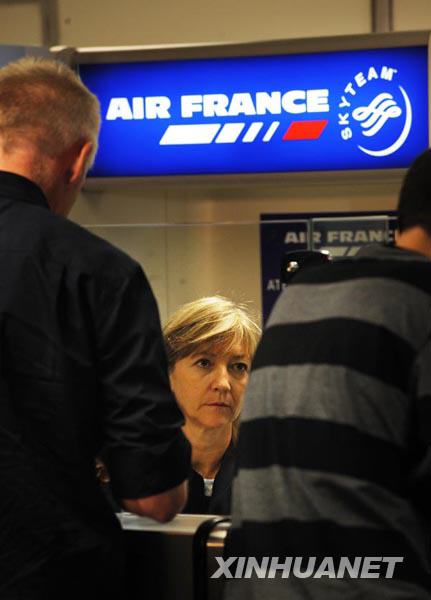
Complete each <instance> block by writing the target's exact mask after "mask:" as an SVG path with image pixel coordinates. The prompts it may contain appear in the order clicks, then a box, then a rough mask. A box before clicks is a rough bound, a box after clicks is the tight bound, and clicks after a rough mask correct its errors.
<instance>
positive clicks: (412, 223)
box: [397, 150, 431, 258]
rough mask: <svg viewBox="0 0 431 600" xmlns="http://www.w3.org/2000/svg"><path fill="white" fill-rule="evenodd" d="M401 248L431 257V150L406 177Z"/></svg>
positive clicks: (401, 200) (400, 212) (401, 206)
mask: <svg viewBox="0 0 431 600" xmlns="http://www.w3.org/2000/svg"><path fill="white" fill-rule="evenodd" d="M397 245H398V246H400V247H404V248H407V249H410V250H414V251H416V252H420V253H421V254H425V255H426V256H429V257H430V258H431V150H425V152H423V153H422V154H421V155H419V156H418V157H417V158H416V160H415V161H414V162H413V164H412V165H411V167H410V168H409V170H408V171H407V174H406V176H405V178H404V182H403V185H402V187H401V192H400V198H399V202H398V235H397Z"/></svg>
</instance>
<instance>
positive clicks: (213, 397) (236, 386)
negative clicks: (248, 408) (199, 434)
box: [170, 345, 250, 429]
mask: <svg viewBox="0 0 431 600" xmlns="http://www.w3.org/2000/svg"><path fill="white" fill-rule="evenodd" d="M249 370H250V357H249V356H247V355H246V354H245V352H244V349H243V348H242V347H241V346H239V345H235V346H233V347H232V348H231V349H230V350H229V352H226V351H225V350H223V349H221V350H220V348H210V349H209V350H206V351H204V352H197V353H196V354H191V355H189V356H186V357H185V358H181V359H180V360H178V361H177V362H176V363H175V366H174V368H173V370H172V371H171V374H170V380H171V387H172V390H173V392H174V394H175V396H176V398H177V401H178V404H179V405H180V408H181V410H182V412H183V414H184V417H185V419H186V421H187V422H189V423H190V424H194V425H197V426H198V427H203V428H208V429H212V428H216V427H223V426H226V425H228V424H230V423H232V422H233V421H234V420H235V419H236V418H237V417H238V415H239V413H240V410H241V404H242V398H243V395H244V391H245V386H246V384H247V381H248V374H249Z"/></svg>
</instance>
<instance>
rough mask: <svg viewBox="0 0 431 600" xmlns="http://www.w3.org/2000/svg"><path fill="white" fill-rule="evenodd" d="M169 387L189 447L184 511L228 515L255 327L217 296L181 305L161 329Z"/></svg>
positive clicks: (244, 314) (242, 310) (237, 307)
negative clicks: (187, 491) (188, 475)
mask: <svg viewBox="0 0 431 600" xmlns="http://www.w3.org/2000/svg"><path fill="white" fill-rule="evenodd" d="M164 336H165V344H166V350H167V355H168V364H169V374H170V381H171V387H172V389H173V391H174V394H175V396H176V398H177V401H178V404H179V406H180V408H181V410H182V412H183V414H184V417H185V425H184V427H183V431H184V433H185V435H186V436H187V438H188V439H189V441H190V443H191V446H192V467H193V469H192V472H191V475H190V478H189V499H188V502H187V504H186V506H185V508H184V512H186V513H203V514H205V513H213V514H229V513H230V495H231V483H232V479H233V475H234V463H235V452H236V450H235V441H236V433H237V427H238V419H239V414H240V411H241V406H242V401H243V396H244V391H245V387H246V384H247V381H248V377H249V371H250V365H251V360H252V357H253V354H254V351H255V349H256V346H257V342H258V340H259V336H260V329H259V327H258V325H256V323H255V322H254V321H253V319H252V318H251V316H250V314H249V313H248V311H247V309H246V307H245V306H243V305H239V304H236V303H234V302H232V301H230V300H228V299H226V298H223V297H221V296H213V297H207V298H201V299H199V300H195V301H193V302H190V303H188V304H185V305H183V306H181V307H180V308H179V309H178V310H177V311H176V312H175V313H174V314H173V315H172V316H171V317H170V319H169V320H168V322H167V323H166V326H165V328H164Z"/></svg>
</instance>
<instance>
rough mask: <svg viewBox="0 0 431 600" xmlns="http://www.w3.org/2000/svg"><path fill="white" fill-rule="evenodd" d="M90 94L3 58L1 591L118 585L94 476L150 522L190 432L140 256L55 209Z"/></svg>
mask: <svg viewBox="0 0 431 600" xmlns="http://www.w3.org/2000/svg"><path fill="white" fill-rule="evenodd" d="M99 126H100V114H99V102H98V100H97V98H96V97H95V96H94V95H93V94H92V93H91V92H90V91H89V90H88V89H87V88H86V87H85V86H84V85H83V84H82V82H81V81H80V80H79V78H78V77H77V75H76V74H75V73H74V72H73V71H72V70H71V69H69V68H68V67H67V66H66V65H64V64H62V63H60V62H56V61H51V60H45V59H35V58H26V59H22V60H20V61H17V62H14V63H10V64H8V65H6V66H5V67H3V68H1V69H0V232H1V235H0V272H1V283H0V598H1V600H54V599H56V600H57V599H61V600H66V599H69V598H70V599H72V598H73V599H75V598H79V597H88V598H104V600H108V598H120V597H122V595H123V589H122V562H123V558H122V548H121V547H122V536H121V528H120V525H119V522H118V520H117V519H116V517H115V515H114V514H113V512H112V511H111V510H110V508H109V506H108V504H107V502H106V500H105V499H104V497H103V494H102V492H101V490H100V486H99V484H98V481H97V478H96V471H95V458H96V456H97V455H98V454H101V456H102V457H103V460H104V461H105V462H106V464H107V466H108V468H109V472H110V475H111V480H112V486H113V490H114V493H115V495H116V497H117V498H118V499H119V500H120V501H122V504H123V506H124V508H126V509H127V510H129V511H132V512H135V513H137V514H140V515H147V516H150V517H153V518H154V519H157V520H159V521H166V520H169V519H171V518H172V517H173V516H174V515H175V514H176V513H177V512H178V511H179V510H181V508H182V507H183V505H184V503H185V500H186V490H187V484H186V481H185V480H186V479H187V476H188V472H189V465H190V462H189V457H190V447H189V444H188V442H187V440H186V438H185V436H184V435H183V433H182V431H181V426H182V424H183V418H182V414H181V412H180V410H179V408H178V406H177V404H176V402H175V399H174V397H173V395H172V393H171V391H170V387H169V380H168V374H167V363H166V354H165V351H164V346H163V339H162V335H161V330H160V324H159V316H158V310H157V305H156V302H155V299H154V297H153V294H152V292H151V289H150V286H149V284H148V281H147V280H146V278H145V275H144V273H143V271H142V269H141V267H140V266H139V265H138V264H137V263H136V262H135V261H133V260H132V259H131V258H130V257H128V256H127V255H125V254H124V253H123V252H121V251H120V250H118V249H116V248H114V247H113V246H111V245H110V244H108V243H107V242H106V241H104V240H102V239H100V238H98V237H96V236H94V235H92V234H91V233H89V232H88V231H86V230H84V229H83V228H81V227H79V226H77V225H75V224H73V223H72V222H70V221H68V220H67V219H66V218H65V217H66V216H67V215H68V213H69V211H70V210H71V208H72V206H73V204H74V202H75V200H76V198H77V196H78V193H79V191H80V189H81V188H82V185H83V183H84V181H85V177H86V173H87V171H88V169H89V168H90V166H91V164H92V161H93V159H94V155H95V152H96V148H97V139H98V132H99Z"/></svg>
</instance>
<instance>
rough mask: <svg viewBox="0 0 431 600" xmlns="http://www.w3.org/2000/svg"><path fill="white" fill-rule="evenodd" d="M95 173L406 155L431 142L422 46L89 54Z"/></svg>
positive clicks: (340, 163) (235, 169) (327, 164)
mask: <svg viewBox="0 0 431 600" xmlns="http://www.w3.org/2000/svg"><path fill="white" fill-rule="evenodd" d="M80 74H81V77H82V79H83V81H84V83H86V85H88V87H89V88H90V89H91V90H92V91H93V92H94V93H95V94H96V95H97V96H98V98H99V100H100V103H101V111H102V131H101V137H100V149H99V152H98V156H97V159H96V163H95V167H94V169H93V173H92V174H93V175H94V176H99V177H104V176H145V175H190V174H227V173H264V172H266V173H271V172H290V171H313V170H315V171H325V170H345V169H382V168H394V167H406V166H407V165H408V164H409V163H410V162H411V161H412V159H413V158H414V156H416V155H417V154H418V153H419V152H421V151H422V150H423V149H425V148H426V147H428V63H427V48H426V47H408V48H392V49H379V50H360V51H359V50H358V51H356V50H355V51H345V52H327V53H320V54H296V55H284V56H260V57H241V58H217V59H193V60H177V61H160V62H141V63H128V64H97V65H96V64H95V65H82V66H81V67H80Z"/></svg>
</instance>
